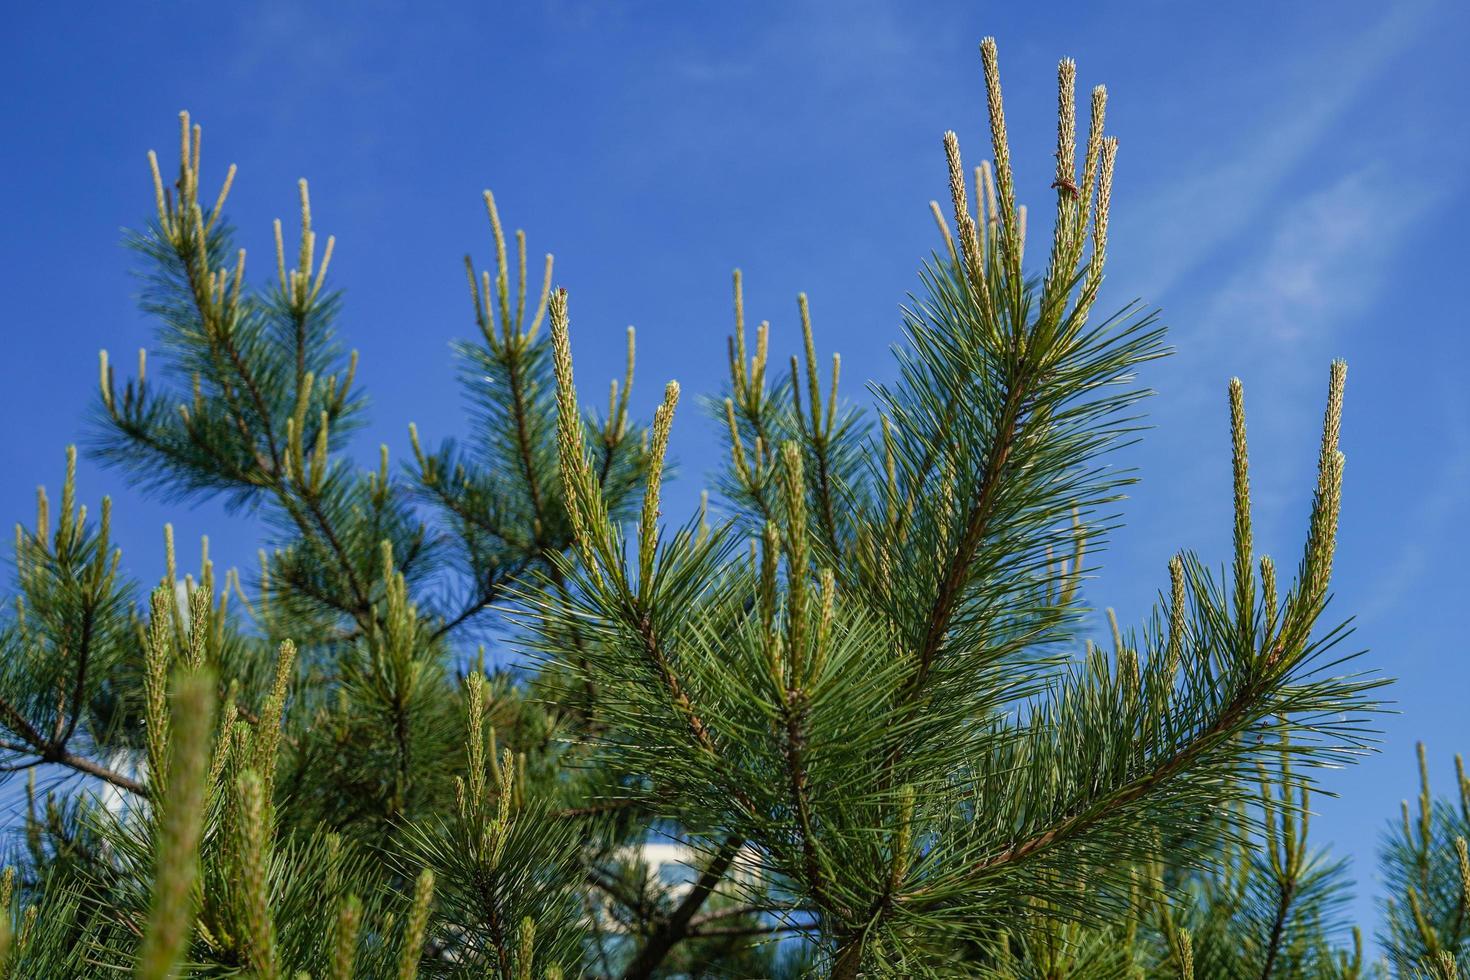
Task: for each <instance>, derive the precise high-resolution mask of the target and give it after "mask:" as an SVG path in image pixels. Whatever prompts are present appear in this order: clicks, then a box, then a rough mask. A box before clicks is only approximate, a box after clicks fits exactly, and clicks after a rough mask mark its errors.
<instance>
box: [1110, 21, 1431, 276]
mask: <svg viewBox="0 0 1470 980" xmlns="http://www.w3.org/2000/svg"><path fill="white" fill-rule="evenodd" d="M1435 6H1436V2H1435V0H1417V2H1406V3H1399V4H1393V5H1391V6H1390V7H1389V8H1388V12H1387V13H1386V14H1385V15H1384V16H1383V17H1382V18H1380V19H1379V20H1378V21H1377V22H1376V23H1374V24H1373V25H1372V26H1371V27H1369V28H1368V29H1366V30H1363V31H1361V32H1360V33H1359V34H1358V35H1356V36H1354V37H1351V38H1348V39H1345V40H1341V41H1335V42H1334V43H1331V44H1328V45H1324V47H1323V48H1322V49H1321V50H1320V51H1318V52H1316V53H1315V54H1311V55H1308V56H1307V59H1309V60H1303V59H1293V61H1292V62H1291V65H1290V68H1291V70H1292V71H1303V72H1304V74H1305V75H1306V76H1307V77H1313V78H1321V79H1330V84H1325V85H1310V86H1308V85H1295V86H1293V85H1288V84H1286V82H1285V79H1284V78H1282V79H1281V80H1280V83H1279V84H1271V85H1268V86H1264V87H1258V89H1257V90H1258V91H1260V90H1262V89H1263V88H1264V90H1267V91H1272V92H1282V93H1287V92H1291V93H1294V95H1293V96H1292V97H1288V98H1282V99H1279V100H1277V101H1275V102H1273V103H1272V104H1270V105H1268V106H1261V107H1260V108H1262V109H1263V110H1264V111H1262V112H1260V113H1258V114H1256V115H1255V116H1254V117H1253V119H1252V122H1251V124H1250V125H1249V126H1247V127H1236V128H1235V129H1234V130H1230V129H1223V128H1222V129H1221V130H1219V131H1218V137H1219V138H1218V140H1217V141H1216V145H1215V146H1212V147H1209V148H1208V152H1209V156H1210V159H1213V160H1216V161H1218V162H1217V163H1215V164H1213V165H1211V166H1206V167H1202V168H1200V169H1198V170H1196V171H1194V172H1193V173H1190V174H1189V175H1187V176H1184V177H1181V178H1180V179H1178V180H1176V181H1174V182H1172V183H1170V184H1167V185H1165V186H1163V187H1152V188H1150V189H1149V194H1148V197H1147V199H1146V200H1141V201H1138V202H1136V203H1133V202H1130V203H1129V206H1128V207H1127V208H1126V209H1125V210H1124V212H1123V217H1122V218H1121V220H1120V222H1119V225H1120V227H1119V236H1118V237H1119V239H1120V240H1127V241H1130V242H1131V243H1132V245H1131V246H1130V254H1129V255H1128V260H1129V263H1130V265H1135V266H1136V267H1137V268H1139V269H1143V270H1147V275H1148V285H1149V294H1150V295H1151V296H1154V297H1162V296H1163V295H1164V294H1165V293H1166V292H1167V291H1168V289H1169V287H1170V286H1172V285H1174V284H1175V283H1176V282H1178V280H1179V279H1180V278H1181V277H1182V276H1184V275H1185V274H1186V273H1188V272H1189V271H1190V270H1192V269H1194V268H1195V267H1197V266H1198V265H1200V264H1201V263H1202V262H1204V261H1205V260H1206V259H1208V258H1209V257H1210V256H1211V255H1213V254H1214V253H1215V252H1217V251H1218V250H1219V249H1220V248H1221V246H1223V245H1225V244H1227V243H1229V242H1231V241H1232V240H1233V239H1235V238H1236V237H1237V236H1240V235H1241V234H1242V233H1244V232H1246V231H1248V230H1249V229H1250V228H1252V227H1254V226H1256V225H1258V224H1259V223H1260V222H1261V219H1262V216H1263V215H1265V214H1266V213H1267V212H1268V209H1269V208H1270V207H1271V206H1272V202H1273V201H1274V200H1275V198H1276V197H1277V195H1278V194H1279V192H1280V190H1281V188H1282V186H1283V185H1284V184H1285V183H1286V182H1287V181H1288V180H1289V179H1290V178H1291V177H1292V175H1293V173H1294V172H1295V171H1296V169H1297V168H1298V167H1300V166H1301V165H1302V164H1303V162H1304V161H1306V160H1307V159H1308V157H1309V156H1310V155H1312V154H1313V151H1314V150H1315V149H1316V148H1317V147H1318V146H1319V145H1320V144H1321V142H1322V140H1323V139H1324V138H1325V137H1326V136H1327V135H1328V134H1329V133H1330V131H1331V129H1332V127H1333V126H1334V124H1336V123H1337V122H1339V120H1340V119H1341V118H1342V117H1343V115H1344V114H1345V113H1347V112H1348V110H1349V109H1350V108H1351V107H1352V106H1353V105H1354V104H1355V103H1356V102H1357V101H1358V100H1359V99H1360V98H1361V97H1362V96H1363V95H1364V94H1365V93H1366V92H1367V91H1368V89H1369V87H1370V86H1371V85H1372V84H1373V82H1374V81H1375V80H1376V79H1377V78H1378V77H1379V76H1380V75H1381V73H1382V72H1383V70H1384V69H1385V67H1387V65H1388V64H1389V63H1390V62H1392V61H1393V60H1394V59H1395V58H1396V57H1398V56H1399V55H1401V54H1403V53H1404V51H1405V50H1407V49H1408V48H1409V47H1410V46H1411V45H1412V43H1413V42H1414V40H1415V38H1416V37H1418V36H1419V35H1420V34H1421V33H1422V32H1423V31H1424V30H1425V29H1426V27H1427V21H1428V17H1429V14H1430V13H1431V12H1432V10H1433V9H1434V7H1435ZM1284 70H1285V66H1283V68H1281V69H1278V74H1280V73H1282V72H1284ZM1202 149H1205V148H1202ZM1125 224H1126V227H1124V225H1125ZM1125 232H1126V234H1125Z"/></svg>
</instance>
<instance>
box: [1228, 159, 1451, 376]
mask: <svg viewBox="0 0 1470 980" xmlns="http://www.w3.org/2000/svg"><path fill="white" fill-rule="evenodd" d="M1434 199H1435V192H1434V191H1431V190H1430V189H1428V188H1427V187H1423V186H1415V185H1412V184H1408V185H1406V184H1404V183H1403V182H1401V181H1397V180H1395V179H1394V175H1393V174H1392V173H1391V172H1390V171H1389V169H1388V168H1387V167H1384V166H1380V165H1370V166H1367V167H1365V168H1363V169H1360V170H1358V171H1356V172H1353V173H1350V174H1347V175H1345V176H1343V177H1341V178H1340V179H1338V180H1337V181H1335V182H1334V183H1332V184H1330V185H1329V186H1326V187H1324V188H1322V189H1320V190H1318V191H1316V192H1314V193H1312V194H1310V195H1308V196H1306V197H1303V198H1299V199H1297V200H1296V201H1294V202H1293V203H1292V204H1291V205H1290V206H1288V207H1286V208H1283V209H1281V210H1280V211H1278V212H1277V213H1276V214H1275V215H1274V218H1273V220H1272V222H1271V223H1270V226H1269V227H1268V228H1267V229H1266V231H1265V234H1263V235H1262V236H1260V238H1259V241H1260V242H1261V244H1260V246H1259V247H1258V248H1256V249H1254V250H1252V252H1251V253H1250V255H1249V256H1248V257H1247V258H1246V260H1245V261H1244V262H1243V264H1241V265H1240V266H1239V267H1237V269H1236V271H1235V272H1234V274H1233V275H1231V277H1230V278H1229V279H1228V280H1227V282H1226V284H1225V285H1224V286H1223V287H1222V288H1221V289H1220V290H1219V291H1218V292H1216V293H1215V294H1214V296H1213V298H1212V299H1210V300H1209V301H1208V305H1207V307H1206V311H1205V313H1204V316H1203V318H1202V320H1201V321H1200V325H1201V327H1202V328H1203V329H1202V330H1201V331H1200V334H1201V336H1200V338H1199V340H1200V342H1203V343H1205V344H1210V343H1211V342H1214V343H1229V344H1232V345H1233V344H1238V343H1242V342H1243V343H1247V344H1254V345H1256V346H1257V347H1259V348H1260V349H1261V350H1262V351H1263V352H1267V354H1268V355H1269V356H1273V357H1274V356H1277V355H1279V352H1280V350H1281V345H1283V344H1296V345H1300V344H1303V343H1306V342H1309V341H1312V340H1321V339H1323V334H1324V333H1325V332H1327V331H1329V330H1330V329H1331V328H1332V325H1333V324H1334V323H1337V322H1340V321H1342V320H1343V319H1344V318H1346V317H1349V316H1351V315H1352V313H1353V311H1355V310H1362V309H1364V308H1366V307H1368V305H1369V304H1370V303H1371V302H1372V301H1373V300H1375V299H1376V298H1377V297H1378V295H1379V294H1380V292H1381V290H1382V289H1383V288H1384V286H1385V278H1386V273H1387V270H1388V268H1389V267H1390V261H1391V259H1392V256H1393V255H1394V253H1396V252H1397V251H1398V250H1399V248H1400V247H1401V245H1402V243H1403V241H1404V239H1405V237H1406V232H1407V231H1408V230H1409V229H1410V228H1411V227H1412V226H1413V225H1414V223H1415V222H1416V221H1417V220H1418V219H1419V218H1420V217H1421V216H1422V215H1423V214H1424V213H1425V212H1426V211H1427V210H1428V208H1429V206H1430V205H1431V204H1432V203H1433V201H1434ZM1272 351H1275V352H1276V354H1270V352H1272Z"/></svg>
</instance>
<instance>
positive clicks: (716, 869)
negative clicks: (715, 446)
mask: <svg viewBox="0 0 1470 980" xmlns="http://www.w3.org/2000/svg"><path fill="white" fill-rule="evenodd" d="M740 844H741V840H740V838H739V837H728V838H726V839H725V842H724V843H723V844H722V845H720V849H719V850H718V851H716V852H715V854H714V856H713V857H712V858H710V862H709V864H707V865H705V868H704V871H703V872H701V873H700V876H699V879H698V880H697V881H696V882H695V883H694V885H693V886H692V887H691V888H690V889H689V892H688V893H687V894H686V895H685V896H684V899H683V901H681V902H680V903H679V905H678V907H677V908H675V909H674V912H673V914H672V915H670V916H669V917H668V918H667V919H665V920H664V921H663V922H660V923H659V924H658V925H657V926H656V927H655V928H654V930H653V932H652V933H651V934H650V935H649V936H648V938H647V940H645V942H644V943H643V946H642V948H640V949H639V950H638V952H637V953H636V954H635V955H634V957H633V961H632V962H631V963H629V964H628V968H627V969H626V970H624V971H623V980H643V978H646V977H650V976H652V975H653V971H654V970H656V969H658V966H659V964H660V963H662V962H663V961H664V958H665V957H667V956H668V955H669V950H671V949H673V948H674V945H675V944H676V943H678V942H679V941H681V940H683V939H686V938H688V936H689V935H690V922H691V921H692V920H693V919H694V915H695V913H697V912H698V911H699V909H700V908H701V907H702V906H703V905H704V903H705V900H706V899H708V898H709V896H710V894H711V893H712V892H713V891H714V890H715V886H716V885H718V884H719V883H720V880H721V879H722V878H724V877H725V872H727V871H728V870H730V865H731V864H732V863H733V862H734V860H735V855H736V854H738V853H739V852H740Z"/></svg>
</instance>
